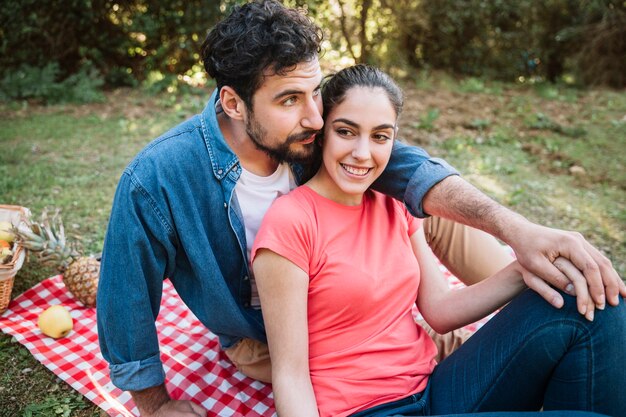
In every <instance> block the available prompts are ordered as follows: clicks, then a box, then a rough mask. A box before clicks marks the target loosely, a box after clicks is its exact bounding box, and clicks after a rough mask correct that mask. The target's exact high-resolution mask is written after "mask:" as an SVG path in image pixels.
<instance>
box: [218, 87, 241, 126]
mask: <svg viewBox="0 0 626 417" xmlns="http://www.w3.org/2000/svg"><path fill="white" fill-rule="evenodd" d="M220 104H221V105H222V109H223V110H224V113H226V115H227V116H228V117H230V118H231V119H235V120H244V118H245V116H246V112H247V108H246V104H245V103H244V102H243V100H242V99H241V97H239V94H237V93H236V92H235V90H234V89H233V88H232V87H229V86H227V85H225V86H224V87H222V88H221V89H220Z"/></svg>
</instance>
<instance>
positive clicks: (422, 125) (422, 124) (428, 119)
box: [416, 108, 439, 132]
mask: <svg viewBox="0 0 626 417" xmlns="http://www.w3.org/2000/svg"><path fill="white" fill-rule="evenodd" d="M438 118H439V109H436V108H430V109H428V111H427V112H426V114H423V115H422V116H420V121H419V123H418V124H417V126H416V127H417V128H418V129H423V130H426V131H428V132H432V131H433V130H434V129H435V121H436V120H437V119H438Z"/></svg>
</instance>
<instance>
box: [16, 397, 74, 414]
mask: <svg viewBox="0 0 626 417" xmlns="http://www.w3.org/2000/svg"><path fill="white" fill-rule="evenodd" d="M80 399H81V396H80V395H72V396H69V397H63V398H55V397H48V398H46V399H45V400H44V401H43V402H41V403H38V404H29V405H27V406H26V408H24V414H22V416H23V417H69V416H70V415H71V414H72V411H74V410H80V409H83V408H85V404H83V403H82V402H80Z"/></svg>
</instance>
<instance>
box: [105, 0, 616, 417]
mask: <svg viewBox="0 0 626 417" xmlns="http://www.w3.org/2000/svg"><path fill="white" fill-rule="evenodd" d="M320 41H321V35H320V29H319V28H318V27H316V26H315V25H314V24H313V23H312V22H311V21H310V20H309V19H308V18H307V17H306V16H304V15H303V14H301V13H299V12H298V11H296V10H292V9H287V8H285V7H284V6H282V5H281V4H280V3H278V2H276V1H273V0H269V1H263V2H255V3H250V4H247V5H245V6H242V7H238V8H236V9H235V10H234V11H233V12H232V13H231V15H230V16H229V17H227V18H226V19H225V20H224V21H222V22H220V23H219V24H218V25H217V26H216V27H215V28H214V29H213V30H212V31H211V32H210V33H209V35H208V37H207V40H206V41H205V44H204V47H203V60H204V64H205V68H206V69H207V71H208V73H209V75H211V76H212V77H213V78H215V80H216V82H217V91H216V92H214V93H213V95H212V96H211V98H210V99H209V103H208V105H207V107H206V108H205V110H204V111H203V112H202V114H200V115H196V116H195V117H193V118H192V119H190V120H188V121H186V122H184V123H182V124H181V125H179V126H177V127H175V128H174V129H172V130H170V131H169V132H167V133H166V134H164V135H163V136H161V137H160V138H158V139H156V140H155V141H153V142H152V143H150V144H149V145H148V146H147V147H146V148H145V149H144V150H143V151H142V152H141V153H140V154H139V155H138V156H137V157H136V158H135V159H134V160H133V161H132V162H131V163H130V165H129V166H128V167H127V168H126V170H125V171H124V173H123V175H122V177H121V179H120V182H119V185H118V189H117V192H116V195H115V199H114V202H113V208H112V212H111V218H110V223H109V227H108V230H107V237H106V241H105V246H104V251H103V259H102V273H101V279H100V284H99V293H98V302H97V305H98V333H99V338H100V344H101V348H102V353H103V355H104V357H105V358H106V360H107V361H108V362H109V363H110V370H111V379H112V381H113V383H114V384H115V385H116V386H118V387H119V388H121V389H124V390H128V391H130V392H131V394H132V396H133V399H134V400H135V403H136V404H137V407H138V408H139V410H140V412H141V414H142V416H144V417H145V416H204V415H205V411H204V410H202V409H201V407H199V406H197V405H196V404H193V403H191V402H188V401H175V400H172V399H171V398H170V397H169V394H168V393H167V390H166V389H165V385H164V380H165V375H164V372H163V368H162V365H161V362H160V359H159V346H158V340H157V335H156V329H155V326H154V320H155V318H156V316H157V314H158V311H159V304H160V299H161V293H162V281H163V279H164V278H165V277H169V278H170V279H171V281H172V283H173V285H174V286H175V288H176V290H177V291H178V293H179V294H180V296H181V298H182V299H183V300H184V301H185V303H186V304H187V306H188V307H189V308H190V309H191V310H192V311H193V312H194V313H195V315H196V316H197V317H198V319H199V320H200V321H201V322H202V323H203V324H204V325H206V326H207V328H209V329H210V330H211V331H213V332H214V333H215V334H217V335H218V336H219V338H220V343H221V345H222V347H223V348H224V349H225V350H226V352H227V354H228V355H229V357H231V358H232V359H233V361H234V362H235V363H236V364H237V365H238V366H239V368H240V369H242V370H243V371H244V372H246V371H248V372H246V373H248V374H249V375H253V376H254V372H255V369H256V368H255V367H256V366H257V365H259V364H261V366H262V367H263V365H264V363H263V361H265V362H266V356H267V351H266V348H265V347H264V344H263V343H264V342H265V340H266V338H265V330H264V325H263V321H262V316H261V311H260V309H259V308H258V307H259V306H258V305H257V297H256V294H255V287H254V282H253V277H251V274H250V269H249V264H248V251H249V248H250V246H251V245H252V242H253V240H254V235H255V233H256V230H255V228H258V226H259V224H260V221H261V219H262V217H263V214H264V211H265V210H266V209H267V207H268V206H269V204H271V202H272V201H273V200H274V199H275V198H276V197H277V196H278V195H280V194H284V193H286V192H288V191H289V190H290V189H292V188H294V187H295V186H296V184H298V183H301V182H303V181H304V179H305V178H304V175H305V171H306V170H305V168H306V164H307V162H308V161H309V159H310V157H311V155H312V151H313V147H314V146H315V144H314V138H315V134H316V133H317V132H318V131H319V130H320V129H321V128H322V124H323V122H322V108H321V99H320V96H319V91H320V88H319V87H320V83H321V80H322V75H321V71H320V67H319V63H318V53H319V51H320ZM287 163H291V165H289V164H287ZM376 187H377V189H378V190H380V191H383V192H386V193H388V194H390V195H392V196H394V197H396V198H398V199H400V200H404V201H405V203H406V204H407V205H408V207H409V208H410V210H411V211H412V213H413V214H415V215H418V216H421V217H425V216H426V213H428V214H434V215H438V216H442V217H447V218H450V219H453V220H456V221H459V222H463V223H466V224H468V225H470V226H474V227H477V228H480V229H483V230H485V231H487V232H489V233H491V234H493V235H495V236H497V237H499V238H501V239H502V240H503V241H505V242H506V243H508V244H509V245H511V246H512V247H513V249H514V250H515V251H516V253H517V255H518V258H519V259H520V262H521V263H522V264H523V265H525V266H526V267H527V268H528V269H529V270H531V271H533V272H534V273H535V274H537V275H529V276H528V277H526V282H527V283H528V285H529V286H530V287H531V288H533V289H534V290H536V291H537V292H539V293H540V294H541V295H542V296H543V297H544V298H546V300H548V301H550V302H551V303H552V304H554V305H555V306H557V307H558V306H560V305H561V304H562V302H563V301H562V298H561V296H560V295H559V293H558V292H556V291H555V290H554V289H553V288H551V287H550V285H549V284H551V285H554V286H555V287H558V288H561V289H566V288H567V289H568V290H569V292H573V290H572V288H573V287H571V285H572V284H575V285H576V292H577V296H578V299H579V300H580V301H579V303H580V309H581V312H582V313H583V314H588V312H589V311H593V308H594V307H595V306H598V307H599V308H601V307H603V306H604V304H605V302H606V301H605V298H604V297H605V294H606V297H608V301H609V302H610V303H611V304H615V303H617V299H618V296H619V293H620V292H621V294H622V295H623V296H626V287H624V284H623V283H622V282H621V280H620V279H619V277H618V276H617V274H616V272H615V271H614V270H613V268H612V267H611V265H610V262H609V261H608V260H607V259H606V258H605V257H604V256H602V255H601V254H600V253H599V252H598V251H597V250H596V249H595V248H593V247H592V246H591V245H589V244H588V243H587V242H586V241H585V240H584V239H583V238H582V237H581V236H580V235H577V234H572V233H569V232H563V231H558V230H552V229H548V228H545V227H542V226H538V225H535V224H532V223H530V222H528V221H527V220H526V219H524V218H523V217H521V216H519V215H517V214H515V213H512V212H511V211H509V210H507V209H505V208H503V207H501V206H500V205H498V204H496V203H495V202H493V201H492V200H490V199H489V198H487V197H486V196H484V195H483V194H482V193H480V192H479V191H478V190H476V189H475V188H473V187H472V186H470V185H469V184H468V183H466V182H465V181H464V180H462V179H461V178H460V177H458V176H457V175H456V172H455V171H454V170H453V169H452V168H450V167H449V166H448V165H447V164H446V163H445V162H443V161H440V160H435V159H432V158H429V157H428V155H426V154H425V153H424V152H423V151H422V150H420V149H418V148H415V147H410V146H407V145H403V144H401V143H398V144H397V145H396V146H395V149H394V153H393V156H392V160H391V161H390V164H389V167H388V169H387V170H386V172H385V174H384V175H383V177H381V179H380V181H379V182H378V183H377V184H376ZM439 222H441V221H440V220H439V219H436V220H432V221H430V223H431V225H430V226H428V227H430V229H426V231H427V233H428V232H429V230H430V234H431V235H432V236H431V238H430V240H431V246H432V247H434V249H435V252H439V253H440V254H441V253H445V251H446V249H447V248H448V246H449V244H450V243H449V240H448V241H446V239H444V238H441V236H440V235H439V232H440V229H444V227H441V228H440V227H439V226H438V224H439ZM455 230H456V229H455ZM471 233H473V232H470V234H471ZM488 244H489V243H485V245H488ZM494 246H497V245H492V247H494ZM480 249H482V250H488V249H485V247H482V248H480ZM494 250H495V249H494ZM558 256H563V257H565V258H569V259H570V260H571V261H572V262H573V263H574V264H575V265H576V266H578V268H579V269H581V270H582V272H583V274H584V275H585V277H586V281H585V277H583V276H582V275H580V274H579V275H580V276H575V277H570V278H568V277H566V276H565V275H564V274H562V273H561V272H560V271H559V270H558V269H557V268H556V267H554V266H553V265H552V263H551V262H552V261H553V260H554V259H556V257H558ZM446 261H449V259H444V262H446ZM452 264H454V262H452ZM453 266H454V265H453ZM460 268H461V269H462V268H463V267H460ZM455 272H456V271H455ZM460 272H461V275H463V274H462V273H463V271H460ZM469 275H471V274H469ZM540 277H541V278H540ZM475 278H476V277H475ZM479 278H480V277H478V278H476V279H479ZM471 280H472V278H470V279H469V280H468V281H471ZM570 280H573V281H574V283H571V282H570ZM568 286H569V287H568ZM587 288H589V292H587ZM589 293H590V294H591V296H592V297H589ZM583 307H584V309H583ZM583 310H584V311H583ZM264 349H265V350H264ZM245 356H249V358H247V359H246V358H245ZM248 359H249V360H248ZM248 363H250V364H251V365H252V367H251V368H250V369H246V365H248ZM264 369H267V366H265V368H264ZM264 379H267V376H265V378H264Z"/></svg>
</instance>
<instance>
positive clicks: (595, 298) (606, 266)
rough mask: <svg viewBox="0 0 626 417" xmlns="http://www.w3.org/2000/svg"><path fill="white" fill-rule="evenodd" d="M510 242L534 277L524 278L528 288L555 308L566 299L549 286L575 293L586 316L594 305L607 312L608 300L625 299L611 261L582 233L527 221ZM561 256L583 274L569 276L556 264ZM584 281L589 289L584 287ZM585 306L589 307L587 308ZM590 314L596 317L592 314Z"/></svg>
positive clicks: (610, 302)
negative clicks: (605, 309) (605, 307)
mask: <svg viewBox="0 0 626 417" xmlns="http://www.w3.org/2000/svg"><path fill="white" fill-rule="evenodd" d="M511 235H513V234H511ZM507 243H509V245H511V247H512V248H513V250H514V251H515V254H516V255H517V260H518V261H519V263H520V264H521V265H522V266H523V267H524V268H526V269H528V270H529V271H530V272H531V273H532V274H534V277H530V278H529V279H526V277H525V280H526V283H527V285H528V286H529V287H531V288H532V289H533V290H535V291H536V292H538V293H539V294H541V295H542V296H543V298H545V299H546V300H547V301H548V302H550V303H551V304H552V305H554V306H555V307H560V306H562V305H563V298H562V297H561V295H560V294H559V293H558V292H557V291H555V290H554V289H553V288H551V287H550V286H549V285H548V284H550V285H552V286H554V287H556V288H560V289H561V290H563V291H565V292H566V293H569V294H572V295H574V294H575V295H576V296H577V298H578V306H579V311H580V312H581V314H583V315H588V312H589V311H593V307H594V306H595V307H596V308H598V309H601V310H602V309H604V306H605V305H606V302H607V301H608V303H609V304H611V305H614V306H615V305H617V304H618V303H619V296H620V295H621V296H622V297H626V285H625V284H624V281H622V280H621V278H620V277H619V275H618V274H617V271H615V269H614V268H613V266H612V265H611V261H609V260H608V259H607V257H606V256H604V255H603V254H602V253H600V251H599V250H597V249H596V248H595V247H593V246H591V244H589V242H587V241H586V240H585V238H584V237H583V236H582V235H581V234H580V233H575V232H566V231H563V230H558V229H551V228H548V227H544V226H540V225H536V224H533V223H530V222H527V224H526V225H525V226H524V227H523V228H521V229H518V230H517V232H516V233H515V234H514V237H512V238H511V239H510V241H509V242H507ZM559 257H562V258H565V259H566V260H569V261H570V262H571V263H572V264H573V266H575V267H576V268H577V269H578V270H579V271H580V273H579V274H578V275H576V274H574V273H573V272H571V273H568V272H569V271H571V268H569V267H567V266H566V267H565V268H566V269H565V270H564V269H563V267H562V266H563V265H564V263H563V261H559V262H556V263H555V261H556V260H557V258H559ZM565 265H567V264H565ZM581 274H582V275H581ZM572 277H575V278H574V279H573V278H572ZM582 280H584V282H585V283H586V286H585V285H582ZM583 306H588V307H587V308H586V309H585V308H584V307H583ZM591 315H592V317H593V313H591Z"/></svg>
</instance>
